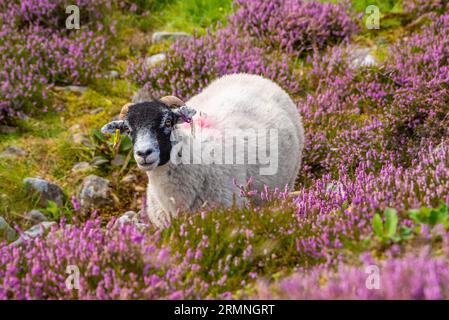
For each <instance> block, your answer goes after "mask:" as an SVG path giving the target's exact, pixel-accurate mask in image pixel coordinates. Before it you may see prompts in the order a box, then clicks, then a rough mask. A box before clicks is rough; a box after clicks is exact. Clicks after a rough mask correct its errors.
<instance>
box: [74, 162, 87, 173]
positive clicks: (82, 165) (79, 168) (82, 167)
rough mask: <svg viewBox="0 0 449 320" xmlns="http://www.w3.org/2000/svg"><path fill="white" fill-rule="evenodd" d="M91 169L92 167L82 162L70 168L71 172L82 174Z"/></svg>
mask: <svg viewBox="0 0 449 320" xmlns="http://www.w3.org/2000/svg"><path fill="white" fill-rule="evenodd" d="M90 169H92V166H91V165H90V164H89V162H86V161H83V162H78V163H75V165H74V166H73V168H72V172H83V171H88V170H90Z"/></svg>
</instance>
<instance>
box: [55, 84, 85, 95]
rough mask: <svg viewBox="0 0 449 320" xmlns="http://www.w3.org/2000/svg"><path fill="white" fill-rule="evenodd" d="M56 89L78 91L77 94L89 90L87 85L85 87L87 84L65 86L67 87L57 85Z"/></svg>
mask: <svg viewBox="0 0 449 320" xmlns="http://www.w3.org/2000/svg"><path fill="white" fill-rule="evenodd" d="M55 89H56V90H59V91H65V92H73V93H77V94H81V95H82V94H84V93H85V92H86V91H87V87H85V86H74V85H70V86H65V87H59V86H56V87H55Z"/></svg>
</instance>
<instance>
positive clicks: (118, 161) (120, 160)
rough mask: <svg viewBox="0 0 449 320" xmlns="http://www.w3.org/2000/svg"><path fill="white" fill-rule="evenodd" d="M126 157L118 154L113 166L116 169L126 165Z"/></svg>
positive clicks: (112, 162) (113, 160)
mask: <svg viewBox="0 0 449 320" xmlns="http://www.w3.org/2000/svg"><path fill="white" fill-rule="evenodd" d="M125 161H126V157H125V156H124V155H121V154H118V155H116V156H115V157H114V159H112V161H111V164H112V165H113V166H114V167H121V166H123V165H124V164H125Z"/></svg>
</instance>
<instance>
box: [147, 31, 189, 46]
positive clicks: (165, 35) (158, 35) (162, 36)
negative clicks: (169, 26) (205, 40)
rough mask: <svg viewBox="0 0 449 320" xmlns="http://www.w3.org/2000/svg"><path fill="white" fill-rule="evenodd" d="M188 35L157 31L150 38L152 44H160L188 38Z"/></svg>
mask: <svg viewBox="0 0 449 320" xmlns="http://www.w3.org/2000/svg"><path fill="white" fill-rule="evenodd" d="M188 36H189V34H188V33H185V32H166V31H158V32H155V33H153V36H152V37H151V42H152V43H153V44H155V43H160V42H162V41H166V40H172V41H175V40H178V39H182V38H186V37H188Z"/></svg>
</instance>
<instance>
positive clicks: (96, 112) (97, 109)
mask: <svg viewBox="0 0 449 320" xmlns="http://www.w3.org/2000/svg"><path fill="white" fill-rule="evenodd" d="M103 110H104V109H103V108H101V107H100V108H95V109H93V110H90V111H89V113H90V114H92V115H95V114H99V113H101V112H103Z"/></svg>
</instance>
